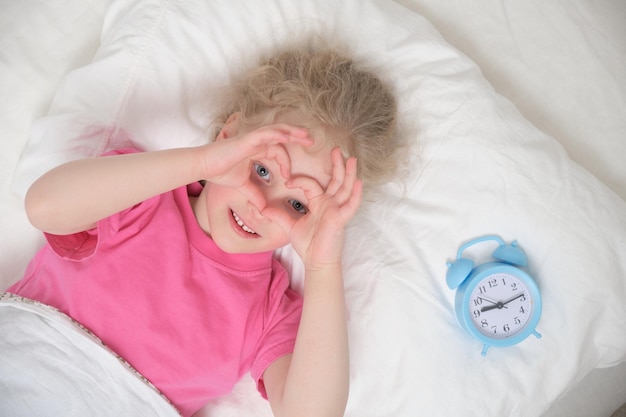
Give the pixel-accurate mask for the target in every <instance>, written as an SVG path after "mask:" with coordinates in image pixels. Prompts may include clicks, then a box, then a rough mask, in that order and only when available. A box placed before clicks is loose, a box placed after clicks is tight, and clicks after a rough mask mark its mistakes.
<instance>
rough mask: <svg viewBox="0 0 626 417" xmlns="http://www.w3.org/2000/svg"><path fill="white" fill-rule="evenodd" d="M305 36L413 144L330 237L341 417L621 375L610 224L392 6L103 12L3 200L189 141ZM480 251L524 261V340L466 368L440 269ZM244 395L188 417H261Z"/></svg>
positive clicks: (478, 79)
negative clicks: (393, 103) (384, 82)
mask: <svg viewBox="0 0 626 417" xmlns="http://www.w3.org/2000/svg"><path fill="white" fill-rule="evenodd" d="M309 32H313V33H315V34H317V36H319V37H320V38H321V39H329V40H330V41H329V42H330V43H331V44H332V43H333V42H337V44H341V43H347V44H348V45H350V46H351V48H352V50H353V53H354V55H355V56H356V57H357V59H358V60H359V61H362V62H363V63H364V64H366V65H367V66H369V67H371V68H373V69H375V70H377V71H379V72H380V73H381V74H382V76H383V78H385V79H388V80H392V81H393V83H394V86H395V89H396V90H397V95H398V99H399V103H400V125H401V133H402V134H403V135H405V137H406V138H407V140H409V141H411V142H412V143H413V144H414V146H413V147H412V148H411V151H410V164H409V166H408V168H409V174H408V175H407V176H406V177H405V178H403V179H402V180H400V181H397V182H395V183H392V184H389V186H387V187H385V189H384V190H383V193H382V194H381V195H380V196H378V198H377V199H376V200H375V201H372V202H367V203H365V204H364V206H363V209H362V211H361V212H360V214H359V216H358V217H357V219H355V221H354V222H353V224H352V225H351V227H350V229H349V239H348V242H347V248H346V256H345V267H346V273H345V285H346V291H347V303H348V309H349V331H350V349H351V374H352V386H351V392H350V398H349V402H348V408H347V413H346V415H347V416H358V417H363V416H381V415H394V416H407V417H409V416H411V417H412V416H415V415H427V416H441V415H465V416H481V417H482V416H486V415H487V416H495V415H508V416H529V415H539V414H541V412H543V411H544V410H545V409H547V407H548V406H549V404H550V403H551V402H552V401H553V400H554V399H556V398H557V397H559V396H560V395H561V394H562V393H564V392H565V391H566V390H567V389H568V388H569V387H570V386H571V385H572V384H575V383H576V382H577V381H579V380H580V379H581V378H583V376H584V375H585V374H587V373H588V372H589V371H590V370H591V369H593V368H594V367H599V366H611V365H614V364H617V363H619V362H621V361H624V360H625V359H626V354H625V352H626V311H625V305H626V283H625V280H624V278H623V277H624V276H626V258H625V257H624V256H623V254H624V253H626V243H625V239H624V236H626V205H625V204H624V202H623V201H622V200H621V199H619V198H618V197H617V196H616V195H615V194H613V193H612V192H611V191H609V190H608V189H607V188H606V187H604V186H603V185H602V184H601V183H600V182H599V181H597V180H596V179H595V178H594V177H592V176H591V175H590V174H588V173H587V172H586V171H584V170H583V169H581V168H580V167H579V166H577V165H576V164H574V163H573V162H572V161H571V160H570V159H569V158H568V156H567V155H566V153H565V151H564V150H563V149H562V148H561V146H560V145H559V144H558V143H557V142H556V141H555V140H553V139H552V138H550V137H548V136H546V135H544V134H542V133H541V132H539V131H538V130H537V129H536V128H534V127H533V126H532V125H530V124H529V123H528V122H527V121H526V120H525V119H523V118H522V116H521V115H520V114H519V113H518V112H517V110H516V109H515V107H514V106H513V105H512V104H511V103H510V102H508V101H507V100H505V99H504V98H502V97H501V96H499V95H498V94H497V93H495V92H494V90H493V89H492V88H491V86H490V85H489V84H488V83H487V82H486V81H485V80H484V78H483V77H482V75H481V73H480V70H479V69H478V68H477V66H476V65H475V64H474V63H473V62H471V61H470V60H469V59H468V58H466V57H465V56H463V55H462V54H460V53H459V52H458V51H456V50H455V49H454V48H452V47H451V46H450V45H448V44H447V43H446V42H445V41H444V40H443V39H442V38H441V37H440V36H439V34H438V33H437V32H436V31H435V30H434V29H433V27H432V26H431V25H430V24H429V23H428V22H427V21H426V20H424V19H423V18H422V17H420V16H418V15H416V14H415V13H412V12H410V11H409V10H407V9H404V8H402V7H401V6H399V5H397V4H395V3H393V2H391V1H383V0H378V1H368V2H364V1H361V0H344V1H340V2H338V1H336V0H303V1H297V2H296V1H291V0H273V1H271V2H270V1H268V2H252V1H243V0H213V1H211V2H207V1H201V0H188V1H184V2H183V1H174V0H171V1H167V0H161V1H159V0H118V1H114V2H113V3H112V5H111V7H110V9H109V11H108V14H107V16H106V19H105V25H104V29H103V35H102V46H101V48H100V50H99V52H98V54H97V55H96V57H95V60H94V62H93V63H92V64H90V65H88V66H85V67H83V68H79V69H77V70H75V71H73V72H71V73H69V74H68V75H67V77H66V79H65V81H64V83H63V84H62V86H61V87H60V88H59V91H58V93H57V95H56V97H55V99H54V102H53V105H52V107H51V110H50V113H49V115H48V116H47V117H45V118H43V119H41V120H39V121H38V122H37V123H36V125H35V127H34V128H33V133H32V137H31V140H30V143H29V146H28V148H27V150H26V151H25V153H24V155H23V157H22V160H21V162H20V165H19V170H18V175H17V177H16V182H15V185H16V187H17V189H18V190H20V191H21V192H24V191H25V189H26V188H27V186H28V185H29V184H30V183H31V182H32V181H33V180H34V179H35V178H36V177H37V176H39V175H40V174H41V173H42V172H43V171H45V170H46V169H48V168H50V167H52V166H54V165H56V164H58V163H60V162H62V161H65V160H68V159H73V158H77V157H83V156H94V155H97V154H99V153H101V152H102V151H104V150H105V149H109V148H112V147H117V146H121V145H125V144H124V143H118V142H116V138H117V137H118V136H116V134H117V132H118V131H119V130H124V131H126V132H127V133H129V134H130V136H131V137H132V138H133V142H134V144H135V145H136V146H139V147H141V148H143V149H160V148H167V147H174V146H186V145H195V144H199V143H202V142H204V141H206V140H207V137H208V132H209V131H210V130H211V118H212V117H213V116H215V112H216V109H217V107H218V106H216V105H215V104H216V103H217V100H219V91H220V88H221V87H222V86H223V85H225V84H227V83H228V81H229V79H230V76H231V74H233V72H234V71H240V70H242V69H245V68H248V67H250V66H252V65H254V64H255V62H256V59H257V58H258V57H259V56H260V55H261V54H263V53H264V52H266V51H267V50H269V49H271V48H274V47H278V46H281V45H282V44H283V43H285V42H288V41H289V40H291V39H293V38H294V37H295V38H297V37H299V36H301V35H305V34H307V33H309ZM557 104H558V103H557ZM491 233H496V234H499V235H501V236H502V237H503V238H505V240H507V241H508V240H512V239H517V240H518V241H519V243H520V245H521V246H522V247H523V248H524V250H525V251H526V253H527V255H528V257H529V261H530V265H529V270H530V272H531V274H532V275H533V276H535V277H536V280H537V283H538V285H539V287H540V289H541V291H542V294H543V315H542V319H541V321H540V322H539V326H538V329H537V330H538V331H539V332H540V333H542V334H543V338H541V339H535V338H534V337H531V338H529V339H528V340H526V341H524V342H522V343H520V344H519V345H516V346H514V347H509V348H502V349H497V348H492V349H491V350H490V351H489V353H488V354H487V356H486V357H482V356H481V355H480V351H481V345H480V343H478V342H477V341H474V340H473V339H471V338H470V337H469V336H467V335H466V334H465V333H464V332H463V331H462V330H461V328H460V327H459V326H458V325H457V323H456V322H455V317H454V313H453V304H454V293H453V292H452V291H450V290H449V289H448V288H447V286H446V284H445V273H446V267H445V263H446V261H447V260H449V259H452V258H453V257H454V255H455V254H456V250H457V249H458V246H459V245H460V244H461V243H463V242H465V241H467V240H469V239H471V238H474V237H476V236H479V235H484V234H491ZM479 252H480V251H479ZM483 255H484V254H483ZM281 256H282V257H283V259H284V261H285V262H286V263H288V264H291V265H292V269H293V271H294V277H293V285H294V286H295V287H297V288H299V287H300V286H301V280H302V276H301V269H300V268H299V266H300V265H299V264H298V261H297V259H294V258H293V254H292V253H291V251H290V250H289V248H286V249H285V250H284V251H283V252H282V254H281ZM476 256H479V257H480V256H482V255H481V253H477V254H476ZM251 383H252V382H251V381H250V380H248V379H246V380H244V381H243V382H242V383H241V384H242V385H241V386H240V387H238V389H237V391H236V394H235V395H233V396H231V397H229V398H225V399H222V400H220V401H218V402H217V403H216V404H214V405H212V406H209V407H207V409H206V410H205V411H204V412H205V413H207V414H208V413H211V415H216V416H217V415H232V414H236V415H263V416H265V415H269V408H268V407H267V404H265V403H264V402H263V400H261V399H260V397H258V395H257V394H256V393H254V392H253V391H254V390H251V389H249V388H250V386H249V384H251ZM246 384H248V385H246Z"/></svg>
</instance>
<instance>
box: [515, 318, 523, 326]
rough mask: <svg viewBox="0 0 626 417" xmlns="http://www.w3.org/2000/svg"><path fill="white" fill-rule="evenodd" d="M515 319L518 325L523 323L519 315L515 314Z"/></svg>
mask: <svg viewBox="0 0 626 417" xmlns="http://www.w3.org/2000/svg"><path fill="white" fill-rule="evenodd" d="M513 321H514V323H515V324H516V325H517V326H519V325H520V324H521V323H522V321H521V320H520V319H519V317H517V316H515V318H514V319H513Z"/></svg>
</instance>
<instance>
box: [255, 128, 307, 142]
mask: <svg viewBox="0 0 626 417" xmlns="http://www.w3.org/2000/svg"><path fill="white" fill-rule="evenodd" d="M248 135H250V136H251V139H253V143H254V144H255V145H256V146H259V145H275V144H278V143H288V142H296V143H300V144H301V145H303V146H311V145H312V144H313V139H312V138H311V136H310V135H309V131H308V130H306V129H303V128H301V127H295V126H291V125H288V124H273V125H267V126H262V127H260V128H258V129H255V130H253V131H251V132H248Z"/></svg>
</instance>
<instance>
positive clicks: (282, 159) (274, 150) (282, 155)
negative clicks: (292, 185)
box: [265, 145, 291, 179]
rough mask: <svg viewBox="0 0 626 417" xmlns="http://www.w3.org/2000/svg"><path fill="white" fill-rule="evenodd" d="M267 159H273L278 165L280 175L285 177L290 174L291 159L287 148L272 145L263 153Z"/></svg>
mask: <svg viewBox="0 0 626 417" xmlns="http://www.w3.org/2000/svg"><path fill="white" fill-rule="evenodd" d="M265 157H266V158H267V159H273V160H274V161H276V163H278V166H279V167H280V175H282V177H283V178H285V179H287V178H289V177H290V176H291V159H290V158H289V154H288V153H287V150H286V149H285V148H284V147H283V146H282V145H272V146H269V147H268V148H267V151H266V153H265Z"/></svg>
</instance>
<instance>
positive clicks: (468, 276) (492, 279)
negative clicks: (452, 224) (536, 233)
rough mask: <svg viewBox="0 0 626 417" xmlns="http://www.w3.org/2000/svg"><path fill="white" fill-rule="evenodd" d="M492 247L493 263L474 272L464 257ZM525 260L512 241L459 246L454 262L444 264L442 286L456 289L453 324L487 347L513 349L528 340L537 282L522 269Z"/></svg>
mask: <svg viewBox="0 0 626 417" xmlns="http://www.w3.org/2000/svg"><path fill="white" fill-rule="evenodd" d="M485 241H496V242H497V243H498V247H497V248H496V250H495V251H494V252H493V254H492V257H493V258H494V259H495V260H494V261H493V262H487V263H484V264H481V265H478V266H476V267H475V266H474V262H473V261H472V260H471V259H468V258H463V257H462V256H463V252H464V251H465V250H466V249H467V248H469V247H470V246H473V245H475V244H477V243H481V242H485ZM527 264H528V261H527V259H526V254H525V253H524V251H523V250H522V249H521V248H520V247H519V246H518V245H517V242H516V241H513V242H511V243H510V244H506V243H505V242H504V240H502V238H500V237H499V236H496V235H488V236H482V237H478V238H476V239H473V240H470V241H469V242H467V243H465V244H463V245H462V246H461V247H460V248H459V251H458V253H457V257H456V260H455V261H454V262H448V263H447V266H448V271H447V273H446V283H447V284H448V287H449V288H450V289H452V290H453V289H456V297H455V303H454V308H455V312H456V318H457V320H458V322H459V324H460V325H461V327H462V328H464V329H465V330H466V331H467V332H468V333H469V334H470V335H472V336H473V337H475V338H476V339H478V340H479V341H481V342H482V343H483V350H482V355H483V356H485V355H486V354H487V350H488V349H489V347H490V346H496V347H505V346H512V345H515V344H517V343H519V342H521V341H523V340H524V339H526V338H527V337H528V336H530V335H531V334H533V335H535V336H536V337H537V338H540V337H541V335H540V334H539V333H537V331H536V330H535V328H536V327H537V323H539V318H540V317H541V295H540V293H539V288H538V287H537V284H536V283H535V281H534V280H533V279H532V278H531V276H530V275H528V273H527V272H526V271H525V270H523V269H522V268H523V267H525V266H526V265H527Z"/></svg>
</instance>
